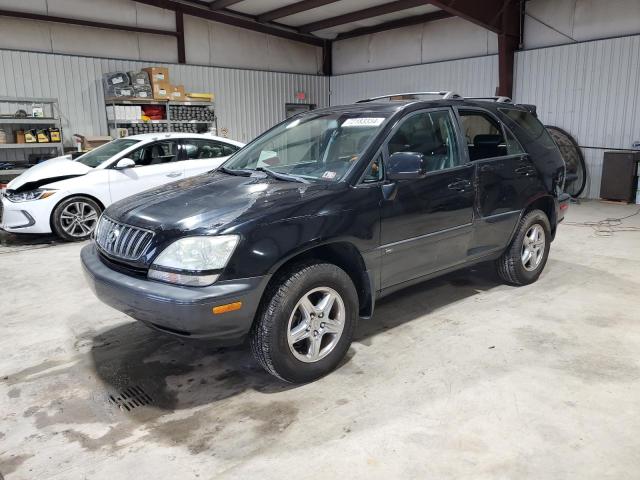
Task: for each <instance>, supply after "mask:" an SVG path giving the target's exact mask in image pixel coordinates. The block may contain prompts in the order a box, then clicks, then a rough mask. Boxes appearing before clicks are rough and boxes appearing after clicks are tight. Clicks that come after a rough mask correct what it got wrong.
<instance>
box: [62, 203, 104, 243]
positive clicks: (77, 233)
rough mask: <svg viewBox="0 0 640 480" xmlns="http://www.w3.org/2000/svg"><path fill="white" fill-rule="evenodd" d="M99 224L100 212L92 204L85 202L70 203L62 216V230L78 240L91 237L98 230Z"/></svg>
mask: <svg viewBox="0 0 640 480" xmlns="http://www.w3.org/2000/svg"><path fill="white" fill-rule="evenodd" d="M97 222H98V212H97V211H96V209H95V208H94V207H93V206H91V204H89V203H86V202H83V201H76V202H72V203H70V204H69V205H67V206H66V207H65V208H64V210H62V213H61V214H60V225H61V226H62V229H63V230H64V231H65V232H66V233H67V234H69V235H71V236H72V237H76V238H80V237H86V236H87V235H90V234H91V232H93V230H94V229H95V228H96V224H97Z"/></svg>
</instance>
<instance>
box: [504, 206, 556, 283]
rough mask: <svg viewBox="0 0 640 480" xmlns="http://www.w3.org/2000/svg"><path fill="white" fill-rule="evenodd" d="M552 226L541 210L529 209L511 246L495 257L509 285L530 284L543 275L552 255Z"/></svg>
mask: <svg viewBox="0 0 640 480" xmlns="http://www.w3.org/2000/svg"><path fill="white" fill-rule="evenodd" d="M550 246H551V226H550V225H549V219H548V218H547V215H546V214H545V213H544V212H543V211H542V210H532V211H530V212H528V213H527V214H526V215H525V216H524V217H522V219H521V220H520V223H519V224H518V229H517V231H516V234H515V236H514V238H513V240H512V241H511V244H510V245H509V248H508V249H507V251H506V252H504V253H503V254H502V256H501V257H500V258H499V259H498V260H496V266H497V270H498V275H499V276H500V278H501V279H502V280H503V281H504V282H505V283H508V284H509V285H515V286H521V285H529V284H530V283H533V282H535V281H536V280H538V277H540V274H541V273H542V270H544V266H545V265H546V263H547V258H548V257H549V248H550Z"/></svg>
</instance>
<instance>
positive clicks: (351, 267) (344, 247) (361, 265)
mask: <svg viewBox="0 0 640 480" xmlns="http://www.w3.org/2000/svg"><path fill="white" fill-rule="evenodd" d="M308 260H319V261H324V262H327V263H332V264H334V265H336V266H338V267H340V268H342V269H343V270H344V271H345V272H346V273H347V275H349V277H350V278H351V281H352V282H353V284H354V285H355V287H356V291H357V292H358V303H359V306H360V308H359V314H360V316H361V317H365V318H366V317H371V315H372V314H373V307H374V290H375V287H374V282H373V279H372V278H371V275H370V273H369V271H368V270H367V268H366V265H365V262H364V259H363V258H362V255H361V254H360V251H359V250H358V248H357V247H356V246H355V245H354V244H353V243H351V242H349V241H345V240H336V241H333V242H327V243H322V244H316V245H309V246H307V247H306V248H303V249H301V250H298V251H297V252H296V253H293V254H291V255H289V256H287V257H286V258H285V259H283V260H281V261H280V262H279V263H277V264H276V265H275V266H274V267H273V268H272V269H271V272H270V273H271V280H270V282H269V283H270V284H271V283H272V282H277V281H279V278H280V275H281V274H282V272H284V271H285V270H286V269H287V268H288V267H289V266H291V265H293V264H295V263H298V262H303V261H308ZM268 290H269V286H267V288H265V292H266V291H268ZM263 295H264V293H263Z"/></svg>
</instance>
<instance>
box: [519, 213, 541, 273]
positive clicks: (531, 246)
mask: <svg viewBox="0 0 640 480" xmlns="http://www.w3.org/2000/svg"><path fill="white" fill-rule="evenodd" d="M545 242H546V239H545V234H544V229H543V228H542V225H539V224H537V223H536V224H535V225H531V227H530V228H529V229H528V230H527V233H526V234H525V236H524V240H523V241H522V253H521V255H520V259H521V261H522V266H523V267H524V268H525V270H527V271H528V272H532V271H533V270H535V269H536V268H538V266H539V265H540V262H542V259H543V257H544V250H545Z"/></svg>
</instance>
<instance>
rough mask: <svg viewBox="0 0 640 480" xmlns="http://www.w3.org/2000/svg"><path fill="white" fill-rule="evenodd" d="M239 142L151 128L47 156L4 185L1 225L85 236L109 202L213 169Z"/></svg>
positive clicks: (75, 237) (22, 230) (18, 230)
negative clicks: (81, 151)
mask: <svg viewBox="0 0 640 480" xmlns="http://www.w3.org/2000/svg"><path fill="white" fill-rule="evenodd" d="M243 146H244V144H242V143H240V142H236V141H234V140H229V139H226V138H221V137H214V136H212V135H207V134H187V133H153V134H144V135H134V136H131V137H125V138H119V139H117V140H114V141H112V142H109V143H107V144H105V145H102V146H101V147H99V148H96V149H95V150H91V151H90V152H88V153H85V154H84V155H82V156H80V157H78V158H76V159H75V160H71V159H70V157H69V156H65V157H58V158H53V159H51V160H47V161H45V162H42V163H40V164H38V165H35V166H33V167H31V168H30V169H29V170H27V171H26V172H24V173H23V174H22V175H20V176H19V177H17V178H15V179H13V180H12V181H11V182H10V183H9V184H8V185H7V188H6V191H5V192H4V194H3V195H2V198H1V199H0V200H1V205H0V207H2V208H0V229H2V230H5V231H7V232H11V233H51V232H52V231H53V232H54V233H55V234H57V235H58V236H59V237H61V238H63V239H65V240H83V239H86V238H88V237H89V236H90V235H91V233H92V232H93V229H94V228H95V226H96V223H97V221H98V218H99V217H100V214H101V213H102V211H103V210H104V209H105V208H106V207H107V206H109V205H110V204H112V203H113V202H116V201H118V200H120V199H122V198H125V197H128V196H130V195H133V194H135V193H138V192H142V191H143V190H148V189H150V188H153V187H157V186H160V185H163V184H165V183H169V182H173V181H176V180H180V179H182V178H186V177H192V176H194V175H199V174H202V173H205V172H208V171H210V170H213V169H215V168H217V167H219V166H220V165H221V164H222V163H223V162H224V161H225V160H226V159H227V158H228V157H229V156H230V155H231V154H233V153H235V152H236V151H237V150H239V149H240V148H242V147H243Z"/></svg>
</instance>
